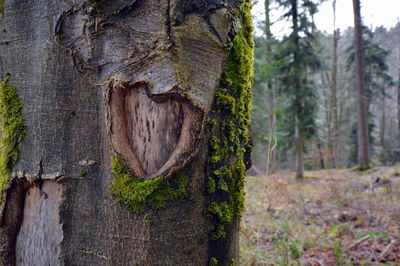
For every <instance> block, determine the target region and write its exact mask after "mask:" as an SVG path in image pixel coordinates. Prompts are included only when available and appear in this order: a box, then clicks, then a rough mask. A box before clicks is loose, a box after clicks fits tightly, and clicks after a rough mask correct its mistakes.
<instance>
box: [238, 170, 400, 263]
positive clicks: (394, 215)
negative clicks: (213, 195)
mask: <svg viewBox="0 0 400 266" xmlns="http://www.w3.org/2000/svg"><path fill="white" fill-rule="evenodd" d="M306 176H307V178H305V179H304V181H297V180H295V179H294V178H293V177H294V174H293V173H292V172H288V171H277V172H275V173H274V174H273V175H272V176H271V177H269V178H268V179H265V178H260V177H254V176H250V177H248V180H247V187H246V190H247V207H246V213H245V215H244V218H243V222H242V232H241V239H240V244H241V264H243V265H400V165H397V166H394V167H376V168H373V169H371V170H368V171H365V172H358V171H353V170H350V169H344V170H320V171H310V172H306Z"/></svg>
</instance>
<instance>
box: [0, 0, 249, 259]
mask: <svg viewBox="0 0 400 266" xmlns="http://www.w3.org/2000/svg"><path fill="white" fill-rule="evenodd" d="M243 5H245V6H243ZM249 6H250V4H249V2H248V1H234V0H229V1H216V0H215V1H214V0H212V1H183V0H182V1H178V0H169V1H168V0H165V1H164V0H163V1H156V0H137V1H136V0H131V1H128V0H119V1H83V0H82V1H70V0H63V1H59V0H54V1H45V0H38V1H33V2H32V1H22V2H21V1H17V0H6V1H5V6H4V16H3V19H2V20H1V21H0V29H1V31H0V42H1V43H3V44H4V45H0V72H1V73H3V72H6V71H7V72H10V74H11V77H10V83H11V84H12V85H13V86H15V87H16V88H17V89H18V93H19V97H20V98H21V100H22V101H23V103H24V107H23V115H24V116H25V117H26V139H25V140H24V141H23V143H22V145H21V152H20V160H19V161H18V163H17V164H16V165H15V166H14V167H13V168H12V171H11V174H10V181H9V183H8V186H7V191H6V194H5V195H6V196H5V202H4V210H3V213H2V215H3V216H2V224H1V227H0V245H1V247H2V249H1V251H0V262H1V264H2V265H15V264H17V265H206V264H207V263H209V262H210V261H215V260H218V261H219V263H220V264H221V265H228V264H230V263H231V262H233V261H238V228H239V216H240V214H239V213H238V212H235V213H234V214H232V217H231V219H230V220H229V222H228V221H226V222H225V224H224V232H225V237H223V238H221V239H218V240H214V239H212V237H211V235H212V232H213V230H215V227H216V221H215V220H216V218H215V217H214V216H212V215H209V216H207V215H205V208H206V207H207V206H208V205H209V204H210V202H212V201H215V200H216V198H217V199H219V200H221V201H222V199H225V198H229V199H230V198H231V197H232V194H230V193H228V192H224V191H219V192H218V193H215V194H213V195H211V194H210V193H207V192H206V190H207V189H206V187H207V178H208V177H209V176H210V174H211V173H210V172H207V171H208V170H207V171H206V169H212V168H211V167H210V166H209V164H210V159H209V156H210V140H211V139H212V137H213V135H212V133H211V132H213V131H211V132H210V131H208V130H206V123H207V121H208V120H209V117H210V114H211V113H213V115H212V116H213V117H214V119H219V120H222V119H223V118H224V116H226V115H227V114H226V113H224V112H213V110H214V109H215V105H216V104H215V103H214V101H213V98H214V94H215V91H216V90H217V89H218V88H219V87H220V86H221V84H224V82H223V81H222V78H221V77H223V73H226V72H227V71H229V69H227V68H228V66H225V65H226V64H225V62H226V61H227V60H228V52H229V51H232V50H234V49H235V47H233V48H232V49H231V50H227V49H226V47H229V46H230V45H232V42H233V43H234V38H235V37H236V36H237V35H238V33H239V32H240V31H241V30H242V28H246V30H247V31H251V25H246V24H244V23H243V21H242V22H241V21H240V20H241V18H240V16H243V15H244V14H247V13H246V12H249ZM238 11H239V12H238ZM247 16H248V14H247ZM250 35H251V34H250ZM245 38H247V39H246V40H247V41H248V42H249V43H250V42H251V40H250V39H251V37H249V36H247V35H246V36H245ZM5 43H7V44H5ZM250 54H251V53H250ZM249 56H250V57H251V55H249ZM249 71H250V70H249ZM249 76H250V75H249ZM250 79H251V78H250ZM226 83H228V84H230V85H231V83H230V82H226ZM250 83H251V82H250V81H249V84H250ZM228 87H229V86H228ZM232 87H235V86H234V85H232ZM228 89H229V88H228ZM246 89H247V87H246ZM241 100H243V99H241ZM246 100H248V99H246ZM242 109H243V108H242ZM245 111H246V112H247V111H249V110H245ZM246 119H247V117H246ZM244 127H245V128H247V127H248V124H244ZM243 129H244V128H243ZM220 134H221V135H223V134H224V132H223V131H222V132H221V133H220ZM239 137H240V136H239ZM242 137H243V136H242ZM244 146H246V147H245V148H246V149H247V152H246V154H243V153H240V156H238V155H235V154H232V155H230V156H228V157H227V158H224V159H222V160H221V161H220V162H219V164H220V165H230V164H233V163H234V162H238V161H240V162H243V160H245V161H246V162H247V161H249V159H246V158H244V157H245V156H247V154H248V149H249V145H247V142H246V141H245V140H243V141H241V142H239V145H238V147H237V148H238V149H243V147H244ZM112 156H117V157H118V158H120V159H121V160H122V161H123V162H124V164H125V165H126V166H127V167H128V168H129V170H130V171H131V173H132V176H136V177H138V178H139V180H141V181H140V182H144V181H143V180H153V179H155V178H159V177H161V178H163V179H165V180H167V181H168V182H170V181H171V182H172V181H173V178H174V174H176V172H177V171H178V170H180V171H182V172H184V173H185V174H186V175H187V176H188V177H189V180H190V182H189V185H188V186H187V195H186V196H185V197H184V199H183V200H181V201H177V202H175V201H171V202H168V203H167V205H166V206H165V207H163V208H158V209H155V208H150V207H148V206H145V207H144V209H143V211H141V212H135V211H133V210H132V209H131V208H130V207H129V206H127V205H126V204H116V203H115V202H114V197H112V196H111V195H110V189H111V187H112V185H111V183H112V181H113V180H114V178H115V177H114V175H113V174H112V173H111V163H110V159H111V157H112ZM240 166H241V165H240ZM246 166H247V167H248V166H249V165H248V164H247V165H246ZM235 203H236V202H235Z"/></svg>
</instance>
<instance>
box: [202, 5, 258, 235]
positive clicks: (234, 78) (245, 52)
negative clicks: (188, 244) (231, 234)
mask: <svg viewBox="0 0 400 266" xmlns="http://www.w3.org/2000/svg"><path fill="white" fill-rule="evenodd" d="M250 9H251V1H250V0H242V2H241V4H240V6H239V8H238V9H237V11H235V12H234V15H237V16H240V19H241V25H242V27H241V29H240V30H239V32H238V33H237V35H236V36H235V37H234V39H233V41H232V46H231V47H230V48H229V56H228V60H227V62H226V63H225V71H224V73H223V76H222V82H221V86H220V88H219V89H218V91H217V92H216V93H215V96H214V105H213V111H212V115H213V114H214V117H215V118H213V120H215V121H216V122H217V125H214V127H216V128H217V129H216V131H217V133H216V135H214V136H213V137H212V138H211V141H210V154H209V161H210V162H211V164H210V170H211V173H212V175H211V176H210V178H213V179H214V184H217V188H218V190H216V189H211V190H210V189H208V192H209V193H210V194H216V193H224V194H223V196H222V197H221V196H217V197H216V199H218V200H216V201H215V202H211V203H210V204H209V205H208V206H207V207H206V209H205V213H206V214H207V215H209V216H211V217H213V219H214V221H215V225H214V231H213V232H212V233H211V239H213V240H218V239H221V238H224V237H225V236H226V233H225V231H224V228H225V226H226V225H229V224H231V222H232V221H233V218H234V217H239V218H240V217H241V216H242V213H243V209H244V183H245V176H246V167H245V163H244V154H245V152H246V151H247V150H248V149H251V145H250V132H249V127H250V110H251V97H252V91H251V87H252V83H253V49H254V42H253V34H252V33H253V26H252V21H251V13H250ZM214 124H215V123H214ZM210 178H209V181H208V184H210V183H212V182H211V181H210ZM222 199H223V200H222Z"/></svg>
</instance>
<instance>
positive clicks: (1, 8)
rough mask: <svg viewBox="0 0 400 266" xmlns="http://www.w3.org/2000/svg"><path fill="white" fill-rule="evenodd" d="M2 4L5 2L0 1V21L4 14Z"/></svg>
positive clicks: (3, 0)
mask: <svg viewBox="0 0 400 266" xmlns="http://www.w3.org/2000/svg"><path fill="white" fill-rule="evenodd" d="M4 4H5V0H0V19H1V18H2V17H3V14H4Z"/></svg>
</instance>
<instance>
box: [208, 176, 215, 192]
mask: <svg viewBox="0 0 400 266" xmlns="http://www.w3.org/2000/svg"><path fill="white" fill-rule="evenodd" d="M215 188H216V186H215V181H214V178H212V177H209V178H208V181H207V191H208V193H214V192H215Z"/></svg>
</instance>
